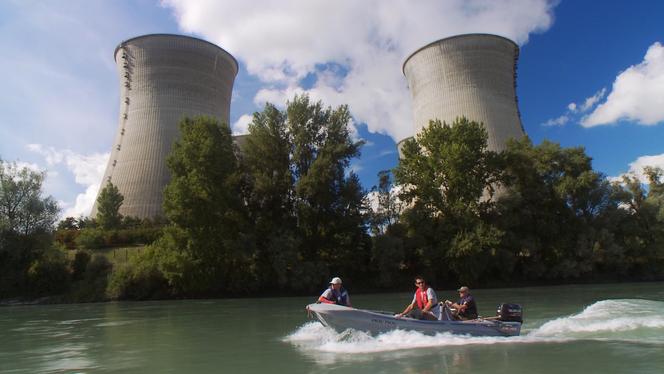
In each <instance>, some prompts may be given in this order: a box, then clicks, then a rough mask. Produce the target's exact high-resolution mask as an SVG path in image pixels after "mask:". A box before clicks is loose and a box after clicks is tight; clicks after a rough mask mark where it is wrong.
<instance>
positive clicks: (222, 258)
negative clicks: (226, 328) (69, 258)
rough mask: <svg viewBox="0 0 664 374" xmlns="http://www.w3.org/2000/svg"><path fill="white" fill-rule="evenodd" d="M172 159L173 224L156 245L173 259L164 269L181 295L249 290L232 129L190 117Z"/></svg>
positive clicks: (169, 200) (168, 202)
mask: <svg viewBox="0 0 664 374" xmlns="http://www.w3.org/2000/svg"><path fill="white" fill-rule="evenodd" d="M180 134H181V138H180V140H179V141H177V142H176V143H175V144H174V145H173V148H172V150H171V153H170V154H169V156H168V159H167V162H168V166H169V168H170V170H171V181H170V183H169V184H168V185H167V186H166V189H165V190H164V212H165V214H166V217H167V218H168V219H169V220H170V221H171V222H172V227H171V228H169V229H167V230H165V234H164V237H163V238H162V239H160V240H159V241H157V242H156V243H155V245H156V246H157V247H162V249H164V250H165V251H167V252H168V251H170V252H171V254H168V255H165V256H164V259H174V258H178V259H180V260H181V261H170V262H169V261H165V262H164V263H162V270H164V272H165V274H166V275H167V279H168V280H169V281H170V282H171V285H172V286H173V287H175V289H176V291H178V292H181V293H186V294H189V295H195V294H209V293H219V292H224V291H230V292H234V291H238V290H241V289H243V287H246V286H247V285H246V282H244V280H245V279H246V277H247V276H248V275H247V273H248V272H247V268H248V266H247V258H248V257H249V256H251V253H245V252H244V251H243V249H244V248H245V246H244V245H243V244H242V243H241V241H242V239H243V234H244V233H246V228H247V223H246V217H245V210H244V201H243V199H242V196H241V188H240V187H241V183H240V181H241V178H240V173H239V171H238V165H237V159H236V155H235V153H234V147H233V140H232V137H231V132H230V128H229V127H228V125H225V124H219V123H218V122H217V121H216V120H215V119H213V118H209V117H196V118H194V119H188V118H185V119H184V120H182V122H181V123H180Z"/></svg>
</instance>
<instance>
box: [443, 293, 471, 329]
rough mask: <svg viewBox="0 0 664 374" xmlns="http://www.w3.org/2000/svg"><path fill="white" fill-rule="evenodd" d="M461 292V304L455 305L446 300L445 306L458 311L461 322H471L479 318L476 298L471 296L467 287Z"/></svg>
mask: <svg viewBox="0 0 664 374" xmlns="http://www.w3.org/2000/svg"><path fill="white" fill-rule="evenodd" d="M458 291H459V302H458V303H453V302H451V301H449V300H445V305H447V306H448V307H450V308H454V309H456V310H457V317H458V318H459V319H461V320H464V321H466V320H469V319H476V318H477V304H476V303H475V298H474V297H473V295H471V294H470V289H469V288H468V287H466V286H463V287H461V288H459V289H458Z"/></svg>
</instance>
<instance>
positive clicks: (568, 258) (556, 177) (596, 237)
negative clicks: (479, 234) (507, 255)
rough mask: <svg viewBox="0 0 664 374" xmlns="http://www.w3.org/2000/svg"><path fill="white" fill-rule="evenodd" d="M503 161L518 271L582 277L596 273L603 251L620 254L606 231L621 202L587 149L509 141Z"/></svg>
mask: <svg viewBox="0 0 664 374" xmlns="http://www.w3.org/2000/svg"><path fill="white" fill-rule="evenodd" d="M503 157H504V158H505V165H506V169H505V180H506V183H507V184H508V185H509V188H508V192H509V193H507V194H506V196H504V197H503V198H502V199H501V200H500V202H499V207H498V211H499V216H500V217H501V219H500V220H499V222H500V226H501V229H502V230H504V231H505V232H507V235H506V237H505V239H504V247H505V248H506V249H507V250H508V251H510V252H511V253H512V254H513V256H514V258H515V260H516V261H517V263H516V266H517V268H518V271H517V273H521V274H522V275H523V276H524V277H526V278H542V277H543V278H550V279H566V278H577V277H580V276H582V275H584V274H589V273H591V272H592V271H593V262H594V258H595V256H596V255H597V253H599V252H603V251H606V250H609V251H611V252H612V253H616V251H617V249H616V247H615V244H616V243H615V242H614V240H613V238H612V237H611V235H608V232H607V231H606V227H610V225H615V224H616V223H615V222H612V221H613V218H611V215H615V214H620V212H616V209H617V207H618V203H619V200H617V199H616V194H615V193H614V189H613V188H612V187H611V186H610V184H609V182H608V181H607V180H606V179H605V178H604V176H603V175H601V174H600V173H597V172H596V171H594V170H593V169H592V165H591V161H592V159H591V158H590V157H588V156H587V155H586V154H585V150H584V149H583V148H582V147H573V148H562V147H561V146H560V145H559V144H557V143H552V142H549V141H544V142H542V143H541V144H540V145H537V146H535V145H533V144H532V142H531V141H530V139H528V138H524V139H522V140H518V141H512V142H510V143H508V145H507V149H506V151H505V152H504V154H503Z"/></svg>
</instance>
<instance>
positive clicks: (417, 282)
mask: <svg viewBox="0 0 664 374" xmlns="http://www.w3.org/2000/svg"><path fill="white" fill-rule="evenodd" d="M415 284H424V282H415Z"/></svg>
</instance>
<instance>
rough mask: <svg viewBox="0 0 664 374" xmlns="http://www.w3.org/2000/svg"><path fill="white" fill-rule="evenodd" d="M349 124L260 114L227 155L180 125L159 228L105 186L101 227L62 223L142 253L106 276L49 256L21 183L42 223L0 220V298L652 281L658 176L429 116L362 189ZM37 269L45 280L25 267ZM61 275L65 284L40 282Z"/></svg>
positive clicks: (45, 231)
mask: <svg viewBox="0 0 664 374" xmlns="http://www.w3.org/2000/svg"><path fill="white" fill-rule="evenodd" d="M351 121H352V118H351V115H350V113H349V111H348V108H347V107H346V106H341V107H338V108H330V107H324V106H323V105H322V104H321V103H320V102H311V101H310V100H309V98H308V97H306V96H303V97H296V98H295V99H294V100H293V101H292V102H289V103H288V105H287V107H286V109H285V110H280V109H278V108H276V107H274V106H272V105H270V104H267V105H266V106H265V108H264V110H263V111H261V112H258V113H255V114H254V118H253V121H252V123H251V124H250V125H249V135H248V136H247V137H246V143H245V144H243V145H242V149H241V150H240V149H239V148H238V146H237V145H235V144H234V143H233V139H232V136H231V132H230V129H229V127H228V126H227V125H222V124H219V123H217V122H216V121H215V120H214V119H211V118H205V117H201V118H194V119H185V120H183V121H182V123H181V124H180V132H181V137H180V140H179V141H178V142H177V143H176V144H175V145H174V146H173V149H172V152H171V154H170V155H169V157H168V160H167V162H168V166H169V168H170V170H171V174H172V179H171V182H170V184H169V185H168V186H167V188H166V189H165V191H164V214H165V217H164V220H163V221H160V222H156V223H155V222H147V223H146V222H140V221H136V220H132V219H131V218H126V217H124V218H123V217H121V216H119V214H118V213H117V212H118V208H119V207H120V205H121V204H122V196H121V195H120V194H119V192H118V191H117V189H116V188H115V187H114V186H112V185H110V184H109V185H108V186H107V187H106V188H105V189H104V191H103V192H102V194H101V196H100V201H99V206H100V215H98V216H97V217H96V220H87V221H86V220H79V221H77V222H73V223H72V222H69V223H71V224H72V225H70V226H71V227H66V226H67V225H69V224H68V223H63V222H66V221H63V222H61V223H60V230H58V231H57V232H59V233H60V237H59V239H58V241H57V243H62V244H65V245H66V246H69V247H70V248H80V247H88V248H89V247H94V246H95V245H97V246H112V245H116V244H117V243H118V240H119V239H118V238H119V237H121V236H122V235H120V233H122V232H124V233H125V234H126V235H125V236H124V237H125V240H124V241H122V240H120V242H122V243H125V244H126V243H134V244H135V243H143V244H148V245H147V246H146V248H145V249H144V250H142V251H141V252H140V253H139V254H136V255H135V256H132V257H130V258H129V262H128V263H127V264H123V265H119V266H116V267H115V268H112V266H110V264H108V263H107V262H106V263H104V261H103V260H101V259H96V257H95V258H90V257H89V254H88V257H87V258H86V255H85V254H80V255H77V256H75V257H74V259H73V260H69V262H67V261H65V260H62V258H63V257H62V256H61V255H59V253H62V251H63V249H59V248H58V245H55V244H53V241H52V237H53V236H52V232H53V230H52V225H53V222H54V220H55V216H56V214H57V207H55V203H54V202H53V201H52V199H50V198H43V197H40V196H38V195H39V193H40V192H39V189H34V191H37V198H36V199H37V200H39V201H41V202H42V206H44V207H45V208H44V210H43V212H46V213H48V214H45V216H46V218H45V219H43V220H41V221H40V222H42V223H41V225H37V226H34V228H33V229H31V230H28V231H25V230H23V231H20V227H21V225H18V224H17V223H16V222H17V221H16V219H10V218H7V217H9V215H7V214H8V213H7V212H9V210H7V209H5V208H4V207H3V208H2V209H3V210H2V211H1V212H0V213H1V215H2V221H0V222H2V226H0V227H1V228H2V234H1V235H2V236H1V237H0V240H2V242H1V244H2V248H1V249H0V256H4V257H0V261H3V262H2V263H1V264H2V265H0V266H1V267H2V269H0V270H2V272H3V275H2V278H1V281H2V283H0V292H3V293H0V296H2V295H4V296H5V297H6V295H8V292H7V290H8V289H11V287H14V288H13V290H17V289H22V290H24V291H25V290H30V292H31V293H32V294H35V293H39V294H49V293H51V294H52V293H54V292H65V293H67V292H69V293H72V292H77V295H78V297H77V300H81V299H85V298H86V297H89V298H90V299H99V298H114V299H148V298H169V297H216V296H231V295H257V294H263V295H265V294H303V293H310V292H314V291H318V290H319V289H320V288H321V287H324V285H325V283H326V282H327V280H328V279H329V278H330V277H331V276H333V275H335V276H336V275H338V276H341V277H343V279H344V283H346V284H348V285H349V287H351V288H352V289H354V290H360V289H361V290H376V289H388V290H394V289H403V288H404V287H406V288H408V287H409V286H410V285H411V277H412V276H413V275H415V274H424V275H425V276H426V277H427V278H428V279H430V280H431V282H433V283H434V284H435V285H436V286H438V287H453V286H456V285H458V284H459V283H460V282H462V283H466V284H469V285H471V286H475V287H477V286H490V285H497V284H500V285H523V284H530V283H531V282H561V281H579V280H583V281H593V280H623V279H630V280H637V279H638V280H648V279H661V277H662V276H664V184H663V183H662V179H663V178H662V176H663V174H662V171H661V170H659V169H653V168H647V169H646V170H645V174H646V175H647V176H648V178H649V183H647V184H642V183H641V182H640V181H639V180H638V179H636V178H635V177H629V176H627V177H623V179H622V180H621V181H617V182H614V183H611V182H610V181H608V180H607V178H606V177H605V176H603V175H602V174H600V173H598V172H596V171H594V170H593V169H592V165H591V159H590V157H588V156H587V155H586V154H585V151H584V150H583V148H562V147H560V146H559V145H558V144H555V143H551V142H547V141H545V142H543V143H542V144H540V145H537V146H536V145H533V144H532V143H531V142H530V140H529V139H527V138H524V139H519V140H513V141H511V142H510V143H509V144H508V145H507V147H506V149H505V151H503V152H500V153H496V152H492V151H489V150H488V149H487V132H486V130H485V129H484V127H483V126H482V125H481V124H478V123H475V122H472V121H469V120H467V119H465V118H460V119H458V120H457V121H455V122H454V123H453V124H449V125H448V124H445V123H440V122H438V121H432V122H431V123H430V126H429V127H428V128H426V129H425V130H424V131H423V132H422V133H421V134H419V135H418V136H417V137H416V138H415V139H413V140H411V141H408V142H406V143H405V145H404V147H403V149H402V152H403V155H402V156H403V157H402V159H401V160H400V162H399V165H398V166H397V167H396V168H395V169H394V170H392V171H384V172H381V173H380V174H379V176H378V185H377V186H376V187H374V188H373V189H372V190H371V191H366V190H364V189H363V188H362V186H361V184H360V182H359V179H358V177H357V176H356V175H355V174H354V173H353V172H352V171H351V170H350V163H351V161H352V160H353V159H354V158H356V157H358V156H359V154H360V148H361V146H362V142H361V141H356V140H354V139H353V137H352V136H351V132H350V126H351ZM7 165H9V164H5V166H4V169H0V170H5V171H3V174H1V175H0V176H3V175H7V174H8V173H7V172H6V171H7V170H9V171H10V172H9V174H11V175H13V176H11V177H9V178H7V177H3V178H4V179H3V181H4V180H5V179H9V180H13V181H14V182H13V183H17V181H21V180H23V179H25V180H28V179H29V178H28V177H29V176H30V175H32V176H33V177H34V176H35V174H34V173H33V174H31V173H30V172H25V173H27V174H22V175H19V174H17V171H16V169H11V166H9V169H7V167H8V166H7ZM12 170H13V171H12ZM12 173H13V174H12ZM26 178H27V179H26ZM37 179H39V178H37ZM34 182H41V179H39V180H35V181H33V185H36V184H39V183H34ZM9 184H10V185H11V183H9ZM33 187H34V186H33ZM2 188H3V190H1V191H0V194H3V195H0V200H2V201H4V200H5V199H4V198H3V196H4V195H6V193H7V192H6V191H5V188H6V187H5V185H4V182H3V187H2ZM39 188H41V186H40V185H39ZM132 222H133V223H132ZM49 225H50V226H49ZM132 225H133V226H132ZM137 230H138V231H137ZM140 230H144V231H145V230H147V231H145V232H148V234H149V235H148V234H146V235H145V237H142V236H140V235H138V234H137V232H140ZM128 232H132V233H134V234H135V235H134V234H132V235H134V236H132V235H129V234H127V233H128ZM71 236H75V237H74V238H72V237H71ZM26 237H30V238H35V239H34V240H35V241H33V242H30V241H26V240H25V238H26ZM90 238H93V239H94V240H91V239H90ZM113 238H115V239H113ZM28 242H30V243H32V244H30V245H29V247H30V248H32V249H30V250H26V249H25V247H26V245H27V243H28ZM67 243H69V244H67ZM81 253H83V252H81ZM4 259H11V261H10V262H6V261H5V260H4ZM76 261H78V262H76ZM8 264H10V265H8ZM44 264H56V265H54V268H55V269H56V270H53V271H50V270H49V271H50V272H49V271H43V270H41V273H40V272H39V271H37V270H38V269H41V268H48V266H45V265H44ZM40 267H41V268H40ZM88 268H89V269H88ZM100 269H101V270H100ZM40 274H41V275H40ZM58 277H60V278H58ZM40 279H41V280H42V281H41V282H42V283H39V284H37V283H38V280H40ZM43 279H48V280H50V281H49V282H43ZM57 279H59V280H60V282H61V283H62V284H66V287H61V288H58V289H57V290H54V289H52V288H51V289H48V290H47V291H46V290H41V289H39V287H45V288H48V287H47V286H46V285H45V284H44V283H49V284H50V285H51V286H52V285H53V284H57V282H56V280H57ZM90 283H92V284H94V285H95V286H94V287H87V288H85V287H84V286H83V285H86V284H90ZM19 286H20V287H23V288H20V287H19ZM7 287H10V288H7ZM17 287H18V288H17ZM35 287H36V288H37V289H39V290H40V292H35ZM72 290H74V291H72ZM41 291H44V292H41ZM24 293H25V292H24Z"/></svg>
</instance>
